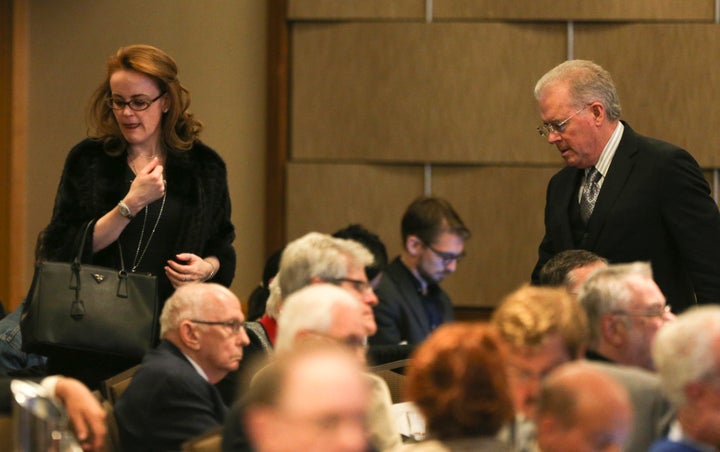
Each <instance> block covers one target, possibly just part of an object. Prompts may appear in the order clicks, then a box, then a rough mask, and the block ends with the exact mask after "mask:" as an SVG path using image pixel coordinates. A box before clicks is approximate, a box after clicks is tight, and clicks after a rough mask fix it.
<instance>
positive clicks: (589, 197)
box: [580, 166, 602, 224]
mask: <svg viewBox="0 0 720 452" xmlns="http://www.w3.org/2000/svg"><path fill="white" fill-rule="evenodd" d="M600 177H602V174H600V172H599V171H598V170H597V169H596V168H595V167H594V166H593V167H592V168H590V171H589V172H588V173H587V176H586V177H585V188H584V190H583V193H582V196H581V197H580V218H582V221H583V223H585V224H587V222H588V220H589V219H590V215H592V212H593V209H594V208H595V201H597V198H598V194H599V193H600V186H599V185H598V182H599V181H600Z"/></svg>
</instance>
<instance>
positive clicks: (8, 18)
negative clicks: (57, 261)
mask: <svg viewBox="0 0 720 452" xmlns="http://www.w3.org/2000/svg"><path fill="white" fill-rule="evenodd" d="M12 19H13V2H12V0H0V179H2V181H3V184H2V191H1V192H0V212H2V215H0V303H2V304H3V305H4V308H5V310H8V311H9V310H10V308H11V303H10V301H11V300H10V274H11V269H12V268H13V265H12V260H11V258H12V257H13V256H11V254H10V249H11V243H12V238H11V235H10V230H11V221H12V218H11V215H10V214H11V210H10V205H11V201H12V200H11V195H12V193H13V190H12V187H11V186H10V184H9V181H10V180H11V179H12V173H11V162H12V155H11V152H12V139H11V137H12V132H11V131H12V119H11V118H12V114H11V112H12V74H13V73H12V71H13V54H12V51H13V21H12Z"/></svg>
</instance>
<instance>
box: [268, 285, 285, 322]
mask: <svg viewBox="0 0 720 452" xmlns="http://www.w3.org/2000/svg"><path fill="white" fill-rule="evenodd" d="M278 279H279V278H278V275H275V278H273V280H272V281H270V285H269V286H268V291H269V292H270V295H268V299H267V302H266V303H265V314H267V316H268V317H270V318H271V319H276V320H277V318H278V316H279V315H280V300H281V299H282V291H280V283H279V282H278Z"/></svg>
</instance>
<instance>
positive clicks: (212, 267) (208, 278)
mask: <svg viewBox="0 0 720 452" xmlns="http://www.w3.org/2000/svg"><path fill="white" fill-rule="evenodd" d="M205 262H207V263H208V264H210V274H209V275H207V276H206V277H205V281H210V280H211V279H213V276H215V270H216V269H215V266H214V265H213V263H212V262H210V261H207V260H206V261H205Z"/></svg>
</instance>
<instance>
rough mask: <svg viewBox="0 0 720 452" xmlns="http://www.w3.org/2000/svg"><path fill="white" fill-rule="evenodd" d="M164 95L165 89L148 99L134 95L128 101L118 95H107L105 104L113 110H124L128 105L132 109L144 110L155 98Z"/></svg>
mask: <svg viewBox="0 0 720 452" xmlns="http://www.w3.org/2000/svg"><path fill="white" fill-rule="evenodd" d="M164 95H165V91H163V92H161V93H160V95H159V96H158V97H156V98H155V99H149V98H147V97H134V98H132V99H130V100H128V101H124V100H122V99H120V98H118V97H109V98H108V99H107V104H108V106H109V107H110V108H112V109H113V110H124V109H125V107H126V106H127V107H130V110H132V111H144V110H147V109H148V108H150V105H152V104H153V103H154V102H155V101H156V100H158V99H160V98H161V97H163V96H164Z"/></svg>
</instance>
